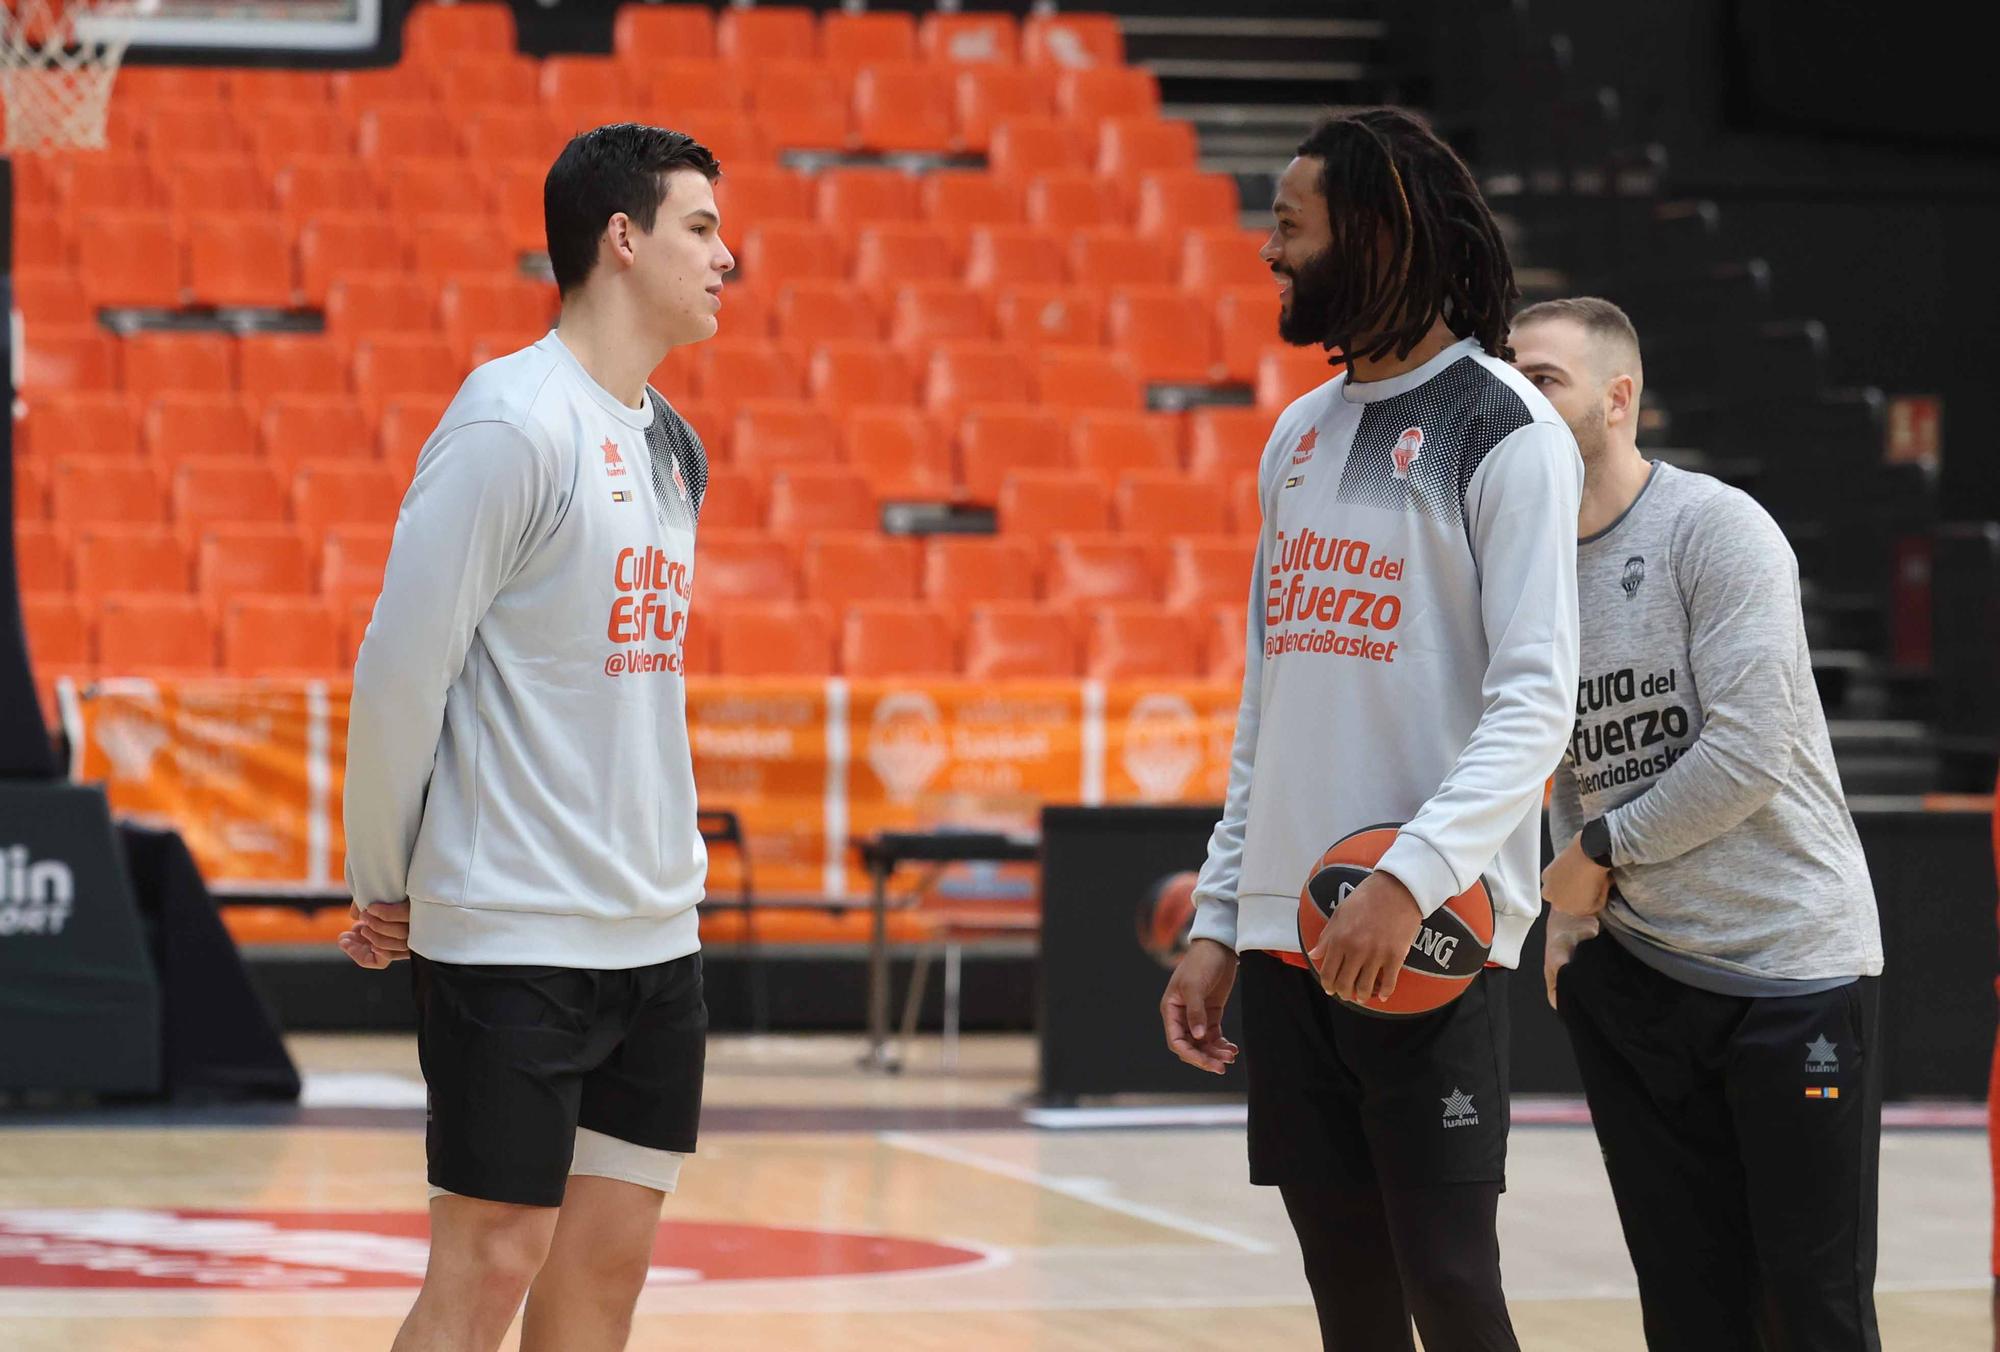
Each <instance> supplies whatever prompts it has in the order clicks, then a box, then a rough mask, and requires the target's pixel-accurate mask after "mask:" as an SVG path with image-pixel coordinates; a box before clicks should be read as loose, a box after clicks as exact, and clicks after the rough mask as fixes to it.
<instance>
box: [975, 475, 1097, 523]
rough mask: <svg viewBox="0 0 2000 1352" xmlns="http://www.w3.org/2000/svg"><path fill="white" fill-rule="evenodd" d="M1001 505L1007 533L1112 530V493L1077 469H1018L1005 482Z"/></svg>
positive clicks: (1001, 517)
mask: <svg viewBox="0 0 2000 1352" xmlns="http://www.w3.org/2000/svg"><path fill="white" fill-rule="evenodd" d="M999 506H1000V531H1001V534H1003V535H1026V536H1042V535H1052V534H1055V533H1057V532H1063V531H1085V532H1102V531H1108V530H1110V529H1111V495H1110V494H1109V493H1107V492H1105V490H1104V485H1103V484H1101V483H1099V482H1098V481H1097V480H1096V479H1095V478H1093V477H1092V476H1091V475H1088V474H1081V473H1078V472H1076V471H1074V470H1017V471H1015V472H1014V473H1012V474H1009V475H1008V476H1007V478H1006V479H1005V480H1004V481H1003V482H1002V483H1001V485H1000V504H999Z"/></svg>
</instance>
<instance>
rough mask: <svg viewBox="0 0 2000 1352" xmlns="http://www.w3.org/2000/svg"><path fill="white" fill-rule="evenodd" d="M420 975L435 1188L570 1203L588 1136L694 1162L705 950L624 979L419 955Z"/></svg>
mask: <svg viewBox="0 0 2000 1352" xmlns="http://www.w3.org/2000/svg"><path fill="white" fill-rule="evenodd" d="M410 969H411V981H412V983H413V985H414V990H415V994H416V1003H417V1056H418V1059H419V1061H420V1062H421V1063H422V1065H423V1072H424V1083H425V1085H426V1086H427V1087H428V1090H429V1101H430V1109H429V1112H428V1114H427V1118H428V1121H427V1125H426V1127H425V1132H424V1144H425V1148H426V1151H427V1153H428V1155H429V1159H430V1182H431V1186H432V1187H433V1188H434V1189H438V1190H442V1191H444V1192H451V1193H456V1194H458V1195H459V1196H461V1197H476V1198H482V1199H484V1200H486V1201H492V1202H513V1203H518V1204H520V1205H524V1206H560V1205H562V1200H563V1193H564V1190H565V1187H566V1185H567V1183H568V1179H569V1175H570V1172H571V1167H570V1166H571V1163H572V1158H573V1155H574V1153H575V1151H576V1149H577V1130H578V1128H579V1127H581V1128H583V1129H585V1130H586V1131H588V1132H596V1133H599V1134H601V1136H603V1137H608V1138H610V1143H611V1144H612V1145H613V1148H614V1149H615V1148H616V1147H615V1143H618V1142H623V1143H626V1144H627V1145H629V1146H636V1147H639V1148H640V1149H641V1150H643V1151H661V1152H673V1153H674V1154H677V1155H686V1154H692V1153H693V1151H694V1148H695V1132H696V1127H697V1124H698V1123H699V1120H700V1118H701V1083H702V1070H703V1065H704V1061H705V1058H706V1054H707V1044H708V1006H707V1005H706V1003H705V1002H704V1001H703V998H702V984H701V955H700V954H699V953H691V954H689V955H688V956H686V957H684V958H675V959H673V960H672V961H670V962H663V963H658V964H656V965H654V966H651V967H634V968H629V969H620V970H612V971H592V970H584V969H579V968H568V967H520V966H474V965H463V964H457V963H445V962H432V961H431V960H429V959H428V958H424V957H422V956H419V955H417V954H412V955H411V957H410ZM596 1144H598V1145H600V1146H602V1145H604V1144H606V1143H601V1142H600V1143H596ZM579 1163H581V1161H579ZM584 1172H591V1173H599V1172H613V1171H611V1170H606V1169H597V1168H592V1169H588V1170H584ZM613 1176H624V1175H621V1174H618V1173H615V1172H613ZM633 1181H646V1180H645V1179H643V1178H637V1177H635V1178H634V1179H633ZM653 1186H661V1185H660V1184H653ZM666 1186H667V1187H668V1188H669V1189H670V1187H671V1185H670V1184H668V1185H666Z"/></svg>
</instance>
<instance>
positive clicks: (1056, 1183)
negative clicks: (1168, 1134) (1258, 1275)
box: [877, 1131, 1275, 1254]
mask: <svg viewBox="0 0 2000 1352" xmlns="http://www.w3.org/2000/svg"><path fill="white" fill-rule="evenodd" d="M877 1139H879V1140H880V1141H881V1142H882V1144H884V1145H886V1146H891V1147H893V1148H895V1149H897V1150H908V1151H910V1152H911V1153H913V1154H918V1155H928V1156H930V1157H931V1158H932V1159H937V1160H943V1161H945V1162H946V1163H947V1164H960V1165H963V1166H965V1167H966V1168H968V1169H977V1170H979V1171H980V1172H982V1173H988V1174H995V1175H997V1176H999V1177H1001V1178H1011V1179H1013V1180H1014V1181H1015V1182H1017V1183H1026V1184H1029V1185H1030V1186H1032V1187H1037V1188H1041V1189H1042V1190H1044V1191H1045V1192H1052V1193H1055V1194H1056V1195H1057V1196H1060V1197H1067V1198H1070V1199H1071V1200H1072V1201H1078V1202H1084V1203H1087V1204H1089V1205H1091V1206H1094V1207H1099V1208H1102V1209H1103V1210H1105V1211H1115V1212H1117V1213H1118V1214H1119V1215H1121V1216H1129V1217H1131V1218H1132V1219H1133V1220H1138V1221H1145V1222H1147V1223H1148V1224H1151V1225H1158V1226H1162V1227H1164V1228H1166V1229H1168V1230H1178V1231H1180V1232H1181V1233H1182V1234H1184V1235H1193V1236H1195V1237H1196V1238H1197V1239H1206V1240H1211V1241H1213V1242H1214V1243H1217V1244H1227V1245H1228V1246H1229V1247H1230V1248H1232V1249H1241V1250H1242V1251H1243V1252H1244V1253H1258V1254H1267V1253H1273V1252H1275V1250H1273V1249H1272V1247H1271V1246H1270V1245H1268V1244H1266V1243H1264V1242H1263V1241H1262V1240H1260V1239H1253V1238H1251V1237H1250V1236H1249V1235H1243V1234H1238V1233H1237V1232H1236V1231H1234V1230H1226V1229H1224V1228H1223V1227H1222V1226H1219V1225H1210V1224H1208V1223H1207V1222H1206V1221H1198V1220H1195V1219H1193V1218H1192V1217H1188V1216H1182V1215H1178V1214H1176V1213H1175V1212H1172V1211H1167V1210H1163V1209H1162V1208H1160V1207H1153V1206H1147V1205H1146V1204H1145V1203H1143V1202H1128V1201H1126V1200H1125V1199H1124V1198H1122V1197H1116V1196H1113V1195H1112V1192H1111V1182H1110V1180H1109V1179H1103V1178H1089V1177H1081V1178H1079V1177H1069V1178H1064V1177H1060V1176H1058V1175H1055V1174H1045V1173H1042V1172H1041V1171H1040V1170H1037V1169H1030V1168H1027V1167H1026V1166H1024V1165H1019V1164H1014V1163H1011V1162H1010V1161H1007V1160H1003V1159H998V1158H996V1157H994V1156H992V1155H982V1154H980V1153H979V1152H977V1151H973V1150H962V1149H960V1148H959V1147H957V1146H954V1145H946V1144H945V1143H944V1142H942V1141H935V1140H931V1139H929V1138H928V1137H924V1136H918V1135H914V1134H912V1133H910V1132H906V1131H885V1132H883V1133H882V1134H881V1135H880V1137H878V1138H877Z"/></svg>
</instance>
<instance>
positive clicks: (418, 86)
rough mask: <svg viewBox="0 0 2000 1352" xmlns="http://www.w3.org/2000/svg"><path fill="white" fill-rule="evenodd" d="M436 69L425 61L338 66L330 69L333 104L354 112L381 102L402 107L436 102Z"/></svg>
mask: <svg viewBox="0 0 2000 1352" xmlns="http://www.w3.org/2000/svg"><path fill="white" fill-rule="evenodd" d="M437 97H438V81H437V72H436V71H435V70H434V69H432V68H431V67H430V66H428V65H423V64H420V63H418V62H415V61H404V62H401V63H400V64H398V65H394V66H384V67H381V68H380V69H377V70H340V71H335V72H334V73H333V103H334V107H336V108H338V109H340V110H341V111H343V112H345V113H347V114H349V115H350V116H358V115H359V114H360V113H361V112H363V111H364V110H366V109H369V108H377V107H381V106H382V105H384V104H388V105H393V106H398V107H406V106H408V105H410V104H423V103H431V104H434V103H436V102H437Z"/></svg>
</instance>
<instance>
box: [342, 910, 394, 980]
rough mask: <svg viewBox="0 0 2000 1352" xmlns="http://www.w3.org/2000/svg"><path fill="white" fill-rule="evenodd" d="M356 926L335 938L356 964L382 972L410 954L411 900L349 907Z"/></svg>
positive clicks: (349, 912) (349, 913) (348, 911)
mask: <svg viewBox="0 0 2000 1352" xmlns="http://www.w3.org/2000/svg"><path fill="white" fill-rule="evenodd" d="M347 913H348V915H349V916H350V917H351V918H352V919H353V921H354V925H353V927H352V928H350V929H348V930H346V931H345V932H343V933H342V934H341V936H340V937H339V939H337V940H335V942H336V943H338V944H339V945H340V951H341V952H343V953H345V954H346V955H347V956H348V957H349V958H350V959H352V960H353V961H354V963H355V965H357V966H360V967H366V968H369V969H370V970H372V971H377V972H379V971H381V970H382V969H383V968H384V967H387V966H388V965H389V964H390V963H392V962H395V961H397V960H398V959H400V958H407V957H409V956H410V903H409V902H407V901H376V902H370V903H369V904H368V905H367V906H366V907H364V906H362V905H361V903H360V902H355V903H353V904H352V905H350V906H349V907H348V908H347Z"/></svg>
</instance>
